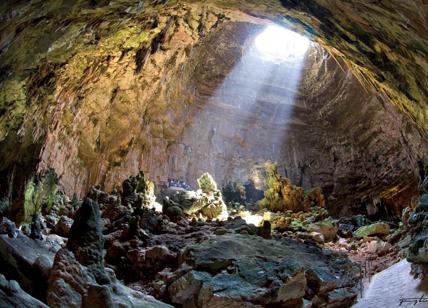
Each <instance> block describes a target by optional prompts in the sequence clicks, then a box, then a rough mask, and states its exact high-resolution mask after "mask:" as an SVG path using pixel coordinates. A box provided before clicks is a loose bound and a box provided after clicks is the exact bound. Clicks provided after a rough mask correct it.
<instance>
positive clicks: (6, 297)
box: [0, 274, 48, 308]
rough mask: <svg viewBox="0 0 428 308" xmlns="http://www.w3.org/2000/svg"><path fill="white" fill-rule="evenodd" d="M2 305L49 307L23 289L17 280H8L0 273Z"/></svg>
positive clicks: (24, 307) (23, 307)
mask: <svg viewBox="0 0 428 308" xmlns="http://www.w3.org/2000/svg"><path fill="white" fill-rule="evenodd" d="M0 307H20V308H48V306H46V305H45V304H44V303H43V302H41V301H39V300H38V299H35V298H34V297H32V296H31V295H29V294H28V293H26V292H25V291H24V290H22V289H21V287H20V285H19V284H18V282H16V281H15V280H10V281H8V280H7V279H6V278H5V277H4V276H3V275H2V274H0Z"/></svg>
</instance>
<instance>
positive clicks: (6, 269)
mask: <svg viewBox="0 0 428 308" xmlns="http://www.w3.org/2000/svg"><path fill="white" fill-rule="evenodd" d="M17 234H18V235H17V237H16V238H11V237H9V236H8V235H7V234H2V235H0V272H1V273H3V274H5V275H7V276H8V277H10V278H12V279H14V280H17V281H18V282H19V284H20V285H21V286H22V287H23V288H24V290H26V291H27V292H29V293H31V294H32V295H33V296H35V297H36V298H38V299H40V300H44V299H45V298H46V287H47V276H48V275H49V274H48V273H49V270H50V268H51V267H52V264H53V259H54V255H55V252H56V251H57V250H58V246H57V245H55V244H54V243H52V242H50V241H35V240H32V239H30V238H29V237H27V236H25V235H23V234H22V233H21V232H18V233H17Z"/></svg>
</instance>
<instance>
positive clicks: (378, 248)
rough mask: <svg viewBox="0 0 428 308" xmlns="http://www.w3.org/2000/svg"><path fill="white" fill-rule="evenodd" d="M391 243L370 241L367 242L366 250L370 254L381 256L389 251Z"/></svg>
mask: <svg viewBox="0 0 428 308" xmlns="http://www.w3.org/2000/svg"><path fill="white" fill-rule="evenodd" d="M391 248H392V245H391V244H390V243H388V242H384V241H381V240H379V241H376V240H375V241H370V242H368V243H367V251H368V252H369V253H372V254H376V255H379V256H382V255H384V254H386V253H388V252H389V251H390V249H391Z"/></svg>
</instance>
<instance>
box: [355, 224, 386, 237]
mask: <svg viewBox="0 0 428 308" xmlns="http://www.w3.org/2000/svg"><path fill="white" fill-rule="evenodd" d="M389 232H390V228H389V225H388V224H387V223H384V222H377V223H374V224H371V225H367V226H362V227H360V228H358V229H357V230H356V231H355V232H354V235H355V236H356V237H368V236H374V235H379V236H385V235H388V234H389Z"/></svg>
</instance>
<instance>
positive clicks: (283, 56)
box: [254, 25, 310, 62]
mask: <svg viewBox="0 0 428 308" xmlns="http://www.w3.org/2000/svg"><path fill="white" fill-rule="evenodd" d="M254 43H255V46H256V48H257V50H258V51H259V52H260V53H261V54H262V56H263V57H266V58H268V59H270V60H272V61H274V62H281V61H296V60H301V59H302V58H303V57H304V56H305V54H306V51H307V50H308V48H309V45H310V41H309V39H308V38H306V37H304V36H302V35H300V34H298V33H296V32H293V31H290V30H288V29H286V28H283V27H280V26H277V25H269V26H267V27H266V28H265V30H264V31H263V32H262V33H260V34H259V35H258V36H257V38H256V39H255V42H254Z"/></svg>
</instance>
